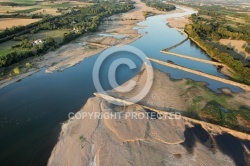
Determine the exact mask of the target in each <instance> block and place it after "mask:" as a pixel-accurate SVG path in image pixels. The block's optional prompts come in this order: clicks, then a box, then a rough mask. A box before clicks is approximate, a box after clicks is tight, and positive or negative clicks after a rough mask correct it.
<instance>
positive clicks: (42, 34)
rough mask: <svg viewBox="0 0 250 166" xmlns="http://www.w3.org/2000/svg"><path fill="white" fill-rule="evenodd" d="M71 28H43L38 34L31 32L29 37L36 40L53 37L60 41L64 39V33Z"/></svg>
mask: <svg viewBox="0 0 250 166" xmlns="http://www.w3.org/2000/svg"><path fill="white" fill-rule="evenodd" d="M69 31H70V30H62V29H60V30H51V31H50V30H43V31H39V32H38V33H36V34H29V35H28V39H29V40H36V39H44V38H46V37H52V38H54V40H55V41H56V42H59V41H61V40H62V38H63V35H64V33H68V32H69Z"/></svg>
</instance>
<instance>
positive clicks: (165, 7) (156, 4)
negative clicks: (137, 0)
mask: <svg viewBox="0 0 250 166" xmlns="http://www.w3.org/2000/svg"><path fill="white" fill-rule="evenodd" d="M141 1H142V2H145V3H146V5H147V6H150V7H153V8H155V9H157V10H160V11H171V10H175V9H176V7H175V6H174V5H171V4H166V3H162V2H155V1H147V0H141Z"/></svg>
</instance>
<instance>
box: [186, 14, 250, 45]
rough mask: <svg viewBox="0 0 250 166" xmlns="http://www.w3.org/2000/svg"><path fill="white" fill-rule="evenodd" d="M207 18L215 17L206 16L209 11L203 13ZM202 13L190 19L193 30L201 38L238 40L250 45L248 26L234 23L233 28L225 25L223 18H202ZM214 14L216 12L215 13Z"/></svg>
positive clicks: (249, 26)
mask: <svg viewBox="0 0 250 166" xmlns="http://www.w3.org/2000/svg"><path fill="white" fill-rule="evenodd" d="M205 13H206V15H207V16H211V17H212V15H215V14H208V13H211V12H210V11H206V12H205ZM205 13H204V11H199V13H198V14H197V15H196V14H193V15H192V17H191V19H192V21H193V23H194V24H193V25H194V29H195V31H196V33H197V34H198V35H199V36H200V37H201V38H207V39H211V40H219V39H228V38H231V39H239V40H244V41H246V42H248V43H250V31H249V29H250V25H248V24H239V23H235V25H236V26H237V27H235V26H231V25H228V24H227V22H228V21H227V20H226V19H225V18H224V17H221V16H220V17H212V18H206V17H204V14H205ZM215 13H216V12H215Z"/></svg>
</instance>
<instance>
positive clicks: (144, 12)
mask: <svg viewBox="0 0 250 166" xmlns="http://www.w3.org/2000/svg"><path fill="white" fill-rule="evenodd" d="M154 14H155V13H153V12H150V11H142V15H143V16H144V18H147V17H150V16H153V15H154Z"/></svg>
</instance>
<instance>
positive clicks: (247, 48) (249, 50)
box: [245, 46, 250, 54]
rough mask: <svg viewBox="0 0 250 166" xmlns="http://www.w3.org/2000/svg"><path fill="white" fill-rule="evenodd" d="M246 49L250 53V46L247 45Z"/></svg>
mask: <svg viewBox="0 0 250 166" xmlns="http://www.w3.org/2000/svg"><path fill="white" fill-rule="evenodd" d="M245 51H246V52H247V53H249V54H250V48H249V46H247V47H246V48H245Z"/></svg>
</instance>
